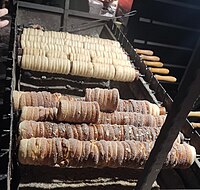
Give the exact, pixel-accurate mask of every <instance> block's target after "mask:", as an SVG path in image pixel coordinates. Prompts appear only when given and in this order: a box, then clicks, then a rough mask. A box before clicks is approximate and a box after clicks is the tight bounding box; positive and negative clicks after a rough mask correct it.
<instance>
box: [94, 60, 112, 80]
mask: <svg viewBox="0 0 200 190" xmlns="http://www.w3.org/2000/svg"><path fill="white" fill-rule="evenodd" d="M93 68H94V75H93V77H94V78H98V79H105V80H114V77H115V67H114V66H113V65H107V64H98V63H95V64H94V65H93Z"/></svg>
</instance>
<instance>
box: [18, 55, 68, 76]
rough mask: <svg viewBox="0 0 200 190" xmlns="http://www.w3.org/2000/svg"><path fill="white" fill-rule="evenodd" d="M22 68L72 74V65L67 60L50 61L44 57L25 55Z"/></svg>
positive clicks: (52, 59)
mask: <svg viewBox="0 0 200 190" xmlns="http://www.w3.org/2000/svg"><path fill="white" fill-rule="evenodd" d="M21 67H22V68H23V69H26V70H33V71H39V72H47V73H58V74H65V75H67V74H69V72H70V69H71V64H70V61H69V60H67V59H61V58H49V59H48V58H47V57H43V56H32V55H23V56H22V61H21Z"/></svg>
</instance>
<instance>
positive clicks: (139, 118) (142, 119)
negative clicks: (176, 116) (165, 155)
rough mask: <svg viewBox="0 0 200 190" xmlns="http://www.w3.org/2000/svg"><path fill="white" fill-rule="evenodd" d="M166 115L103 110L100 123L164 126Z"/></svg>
mask: <svg viewBox="0 0 200 190" xmlns="http://www.w3.org/2000/svg"><path fill="white" fill-rule="evenodd" d="M165 118H166V116H165V115H160V116H153V115H150V114H141V113H136V112H113V113H105V112H101V113H100V117H99V120H98V123H101V124H117V125H134V126H136V127H142V126H149V127H162V125H163V124H164V121H165Z"/></svg>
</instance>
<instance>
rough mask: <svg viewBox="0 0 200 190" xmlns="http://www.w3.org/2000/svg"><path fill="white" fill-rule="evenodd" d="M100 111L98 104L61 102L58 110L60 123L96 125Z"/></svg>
mask: <svg viewBox="0 0 200 190" xmlns="http://www.w3.org/2000/svg"><path fill="white" fill-rule="evenodd" d="M99 114H100V109H99V104H98V103H97V102H83V101H67V100H61V101H60V105H59V108H58V121H65V122H72V123H96V122H97V121H98V119H99Z"/></svg>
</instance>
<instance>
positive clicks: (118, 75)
mask: <svg viewBox="0 0 200 190" xmlns="http://www.w3.org/2000/svg"><path fill="white" fill-rule="evenodd" d="M115 70H116V72H115V78H114V79H115V80H116V81H122V82H132V81H134V80H135V78H136V71H135V69H134V68H132V67H123V66H115Z"/></svg>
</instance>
